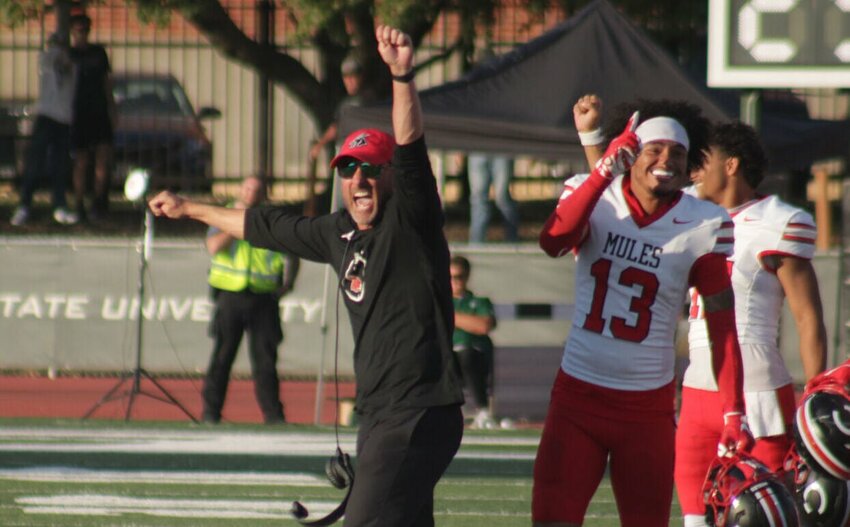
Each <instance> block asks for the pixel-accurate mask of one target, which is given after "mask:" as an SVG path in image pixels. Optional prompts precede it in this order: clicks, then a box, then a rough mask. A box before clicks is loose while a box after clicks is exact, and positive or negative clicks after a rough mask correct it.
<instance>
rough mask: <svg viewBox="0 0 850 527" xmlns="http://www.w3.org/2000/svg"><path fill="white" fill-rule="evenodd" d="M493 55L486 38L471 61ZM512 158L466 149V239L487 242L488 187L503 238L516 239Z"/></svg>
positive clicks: (484, 61) (484, 60) (482, 60)
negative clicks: (496, 211) (467, 203)
mask: <svg viewBox="0 0 850 527" xmlns="http://www.w3.org/2000/svg"><path fill="white" fill-rule="evenodd" d="M495 58H496V54H495V53H494V52H493V48H492V46H491V44H490V42H489V41H485V42H480V43H478V45H477V46H476V52H475V57H474V62H475V64H476V65H483V64H487V63H488V62H491V61H493V60H494V59H495ZM513 172H514V160H513V158H510V157H508V156H504V155H499V154H494V153H490V152H470V153H469V156H468V157H467V174H468V176H469V241H470V243H484V242H485V241H487V227H488V226H489V225H490V218H491V216H492V204H491V202H490V189H491V188H492V189H493V201H494V202H495V205H496V208H497V209H498V210H499V212H500V213H501V215H502V222H503V223H502V225H503V226H504V240H505V241H506V242H516V241H518V240H519V211H518V210H517V204H516V202H515V201H514V199H513V196H511V180H512V179H513V175H514V174H513Z"/></svg>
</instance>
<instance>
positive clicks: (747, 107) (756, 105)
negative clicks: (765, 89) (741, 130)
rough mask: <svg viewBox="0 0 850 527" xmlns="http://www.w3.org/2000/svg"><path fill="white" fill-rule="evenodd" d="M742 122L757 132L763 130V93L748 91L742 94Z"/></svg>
mask: <svg viewBox="0 0 850 527" xmlns="http://www.w3.org/2000/svg"><path fill="white" fill-rule="evenodd" d="M740 114H741V122H742V123H744V124H748V125H750V126H752V127H753V128H754V129H755V131H756V132H758V131H759V130H760V128H761V91H760V90H747V91H744V92H742V93H741V110H740Z"/></svg>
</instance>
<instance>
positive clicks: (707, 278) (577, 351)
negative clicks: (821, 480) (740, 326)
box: [532, 101, 752, 527]
mask: <svg viewBox="0 0 850 527" xmlns="http://www.w3.org/2000/svg"><path fill="white" fill-rule="evenodd" d="M635 110H637V111H638V112H639V115H640V122H638V121H637V115H638V113H635V114H634V115H632V112H635ZM619 113H621V114H622V115H621V116H620V118H617V117H615V118H613V119H612V125H611V127H609V128H611V129H613V130H620V129H623V125H624V124H625V123H626V116H627V115H632V117H631V119H630V120H629V121H628V124H626V126H625V129H624V130H623V132H622V133H621V134H620V135H619V136H617V137H616V138H614V140H613V141H611V143H610V144H609V146H608V148H607V150H605V153H604V154H603V156H602V158H601V159H600V161H599V163H597V164H596V168H595V169H594V170H593V172H592V173H591V174H590V175H583V176H576V177H574V178H571V179H568V180H567V181H566V183H565V187H564V192H563V194H562V195H561V198H560V199H559V201H558V204H557V206H556V208H555V211H554V212H553V214H552V215H551V216H550V218H549V220H548V221H547V222H546V224H545V225H544V227H543V230H542V232H541V233H540V246H541V247H542V248H543V249H544V251H546V253H547V254H549V255H550V256H553V257H557V256H562V255H564V254H566V253H568V252H570V251H573V252H574V253H575V254H576V262H577V263H576V295H575V303H576V309H575V316H574V317H573V325H572V328H571V330H570V334H569V338H568V341H567V343H566V346H565V348H564V355H563V359H562V362H561V368H560V370H559V371H558V374H557V378H556V380H555V384H554V387H553V389H552V396H551V400H550V404H549V411H548V414H547V417H546V423H545V425H544V429H543V435H542V437H541V441H540V447H539V449H538V453H537V459H536V461H535V465H534V489H533V494H532V522H533V524H534V525H535V526H547V525H548V526H556V525H557V526H560V527H563V526H573V525H576V526H577V525H581V524H582V522H583V520H584V514H585V512H586V510H587V506H588V504H589V502H590V499H591V498H592V496H593V494H594V492H595V490H596V488H597V487H598V485H599V482H600V481H601V479H602V476H603V474H604V472H605V467H606V466H610V476H611V483H612V487H613V489H614V495H615V497H616V500H617V508H618V511H619V514H620V521H621V525H623V526H625V527H655V526H665V527H666V526H667V525H668V522H669V516H670V504H671V502H672V498H673V456H674V435H675V422H674V420H675V415H674V413H675V408H674V399H675V385H674V372H673V362H674V344H673V335H674V330H675V327H676V321H677V319H678V317H679V314H680V313H681V311H682V308H683V305H684V300H685V297H686V293H687V289H688V286H693V287H696V288H697V290H698V291H700V293H701V294H702V295H703V297H704V298H705V307H706V309H705V311H706V320H707V322H708V326H709V333H710V335H711V340H712V343H713V345H712V348H713V352H714V353H713V360H712V369H713V371H714V373H715V376H716V378H717V379H718V384H719V387H720V392H721V394H722V397H723V414H724V416H725V425H724V422H723V421H724V417H722V416H718V417H717V419H718V426H720V427H721V428H723V433H722V435H721V437H719V438H718V440H719V443H720V444H721V445H722V446H723V448H727V449H740V450H746V449H748V448H749V446H750V445H751V442H752V438H751V437H750V436H749V432H748V430H747V427H746V420H745V418H744V399H743V394H742V384H743V377H742V368H741V355H740V350H739V348H738V338H737V333H736V330H735V315H734V298H733V294H732V289H731V285H730V281H729V275H728V274H727V273H726V257H727V255H729V254H731V252H732V244H733V242H734V239H733V237H732V221H731V219H730V218H729V215H728V214H727V213H726V212H725V211H724V210H723V209H722V208H720V207H717V206H715V205H714V204H711V203H708V202H705V201H702V200H698V199H696V198H694V197H692V196H686V195H684V194H683V193H682V192H681V191H680V190H679V189H680V188H681V187H682V185H683V184H684V183H685V182H686V181H687V178H688V173H689V168H693V167H695V166H700V165H701V164H702V162H703V149H705V148H706V147H707V145H706V144H705V138H706V132H707V129H708V122H707V121H706V119H705V118H704V117H702V116H701V115H700V112H699V109H698V108H696V107H695V106H693V105H689V104H686V103H680V102H671V101H641V102H639V103H638V104H637V105H632V107H629V108H621V111H620V112H619ZM615 133H616V132H615ZM613 135H614V134H611V133H610V132H609V134H608V137H612V136H613ZM715 447H717V442H716V443H715ZM609 464H610V465H609Z"/></svg>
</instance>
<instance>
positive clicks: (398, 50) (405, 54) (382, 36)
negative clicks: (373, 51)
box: [375, 25, 413, 75]
mask: <svg viewBox="0 0 850 527" xmlns="http://www.w3.org/2000/svg"><path fill="white" fill-rule="evenodd" d="M375 40H377V41H378V53H380V55H381V59H383V61H384V62H385V63H386V64H387V66H389V67H390V72H392V74H393V75H404V74H406V73H408V72H410V70H411V69H413V42H412V41H411V40H410V37H409V36H408V35H407V33H404V32H402V31H400V30H398V29H396V28H394V27H390V26H383V25H382V26H378V27H377V28H375Z"/></svg>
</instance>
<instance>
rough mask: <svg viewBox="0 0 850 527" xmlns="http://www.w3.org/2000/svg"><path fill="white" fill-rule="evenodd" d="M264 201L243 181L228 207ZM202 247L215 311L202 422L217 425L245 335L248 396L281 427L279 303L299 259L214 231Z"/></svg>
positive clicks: (260, 190)
mask: <svg viewBox="0 0 850 527" xmlns="http://www.w3.org/2000/svg"><path fill="white" fill-rule="evenodd" d="M265 197H266V187H265V183H264V182H263V180H262V179H260V178H258V177H248V178H246V179H245V180H244V181H243V182H242V186H241V187H240V190H239V198H238V199H237V200H236V202H235V203H234V204H233V205H232V207H233V208H237V209H248V208H251V207H254V206H256V205H259V204H260V203H262V202H263V201H264V200H265ZM206 246H207V251H208V252H209V253H210V255H211V256H212V260H211V262H210V273H209V284H210V287H211V288H212V291H213V297H214V298H215V304H216V307H215V315H214V316H213V320H212V323H211V324H210V336H211V337H212V338H213V339H214V341H215V343H214V345H213V351H212V356H211V357H210V363H209V367H208V368H207V375H206V378H205V379H204V389H203V399H204V413H203V421H204V422H205V423H212V424H215V423H218V422H219V421H221V409H222V407H223V406H224V400H225V397H226V395H227V385H228V381H229V380H230V370H231V368H232V366H233V361H234V359H235V358H236V353H237V351H238V350H239V344H240V342H241V341H242V335H243V334H244V333H246V332H247V333H248V351H249V357H250V360H251V372H252V374H253V377H254V394H255V396H256V398H257V403H258V404H259V406H260V410H262V412H263V419H264V421H265V423H266V424H278V423H284V422H286V418H285V416H284V411H283V404H282V403H281V401H280V380H279V379H278V374H277V349H278V346H279V345H280V343H281V341H282V340H283V330H282V328H281V323H280V306H279V300H280V297H281V296H283V295H285V294H286V293H287V292H289V290H290V289H292V285H293V283H294V282H295V277H296V275H297V274H298V266H299V260H298V258H296V257H294V256H292V255H286V254H282V253H278V252H274V251H269V250H268V249H260V248H257V247H252V246H251V245H250V244H249V243H248V242H246V241H244V240H239V239H236V238H234V237H232V236H230V235H229V234H227V233H225V232H222V231H220V230H218V229H215V228H211V229H210V230H209V232H208V233H207V239H206Z"/></svg>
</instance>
